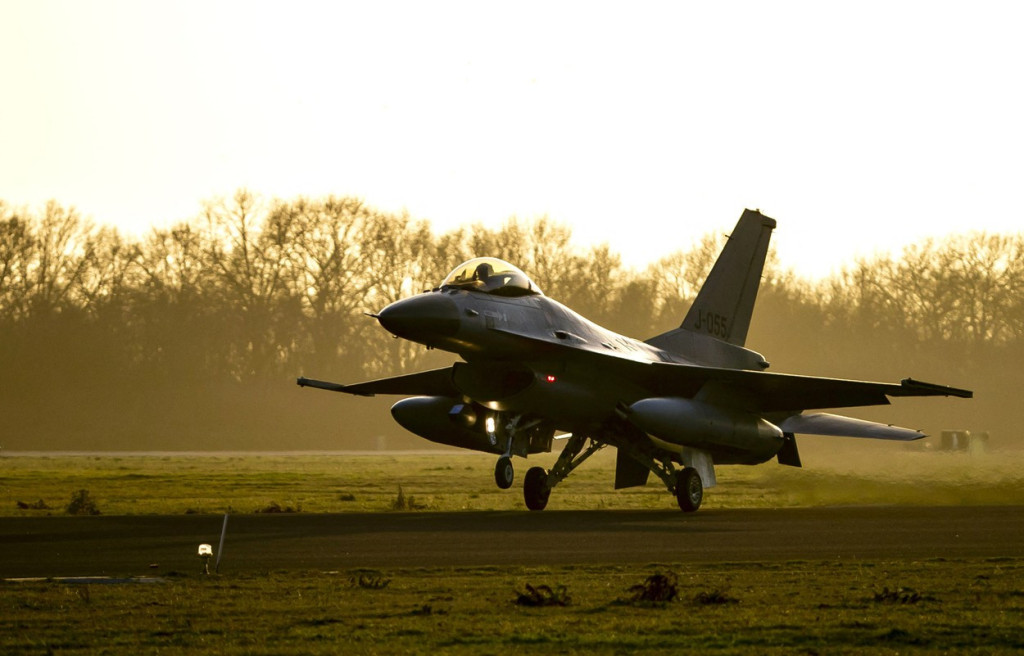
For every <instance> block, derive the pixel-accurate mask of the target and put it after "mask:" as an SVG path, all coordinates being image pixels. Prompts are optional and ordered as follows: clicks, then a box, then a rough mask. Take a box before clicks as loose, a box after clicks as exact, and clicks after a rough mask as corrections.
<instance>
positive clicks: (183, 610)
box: [0, 443, 1024, 654]
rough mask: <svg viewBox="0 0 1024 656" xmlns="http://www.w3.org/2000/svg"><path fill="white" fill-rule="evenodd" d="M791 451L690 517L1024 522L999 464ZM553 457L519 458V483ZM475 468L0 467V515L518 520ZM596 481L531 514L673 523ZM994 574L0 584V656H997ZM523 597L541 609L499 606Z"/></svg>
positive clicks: (654, 491) (30, 462) (205, 460)
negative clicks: (966, 512)
mask: <svg viewBox="0 0 1024 656" xmlns="http://www.w3.org/2000/svg"><path fill="white" fill-rule="evenodd" d="M801 447H802V448H803V449H804V464H805V469H802V470H799V469H791V468H785V467H780V466H778V465H776V464H774V463H769V464H766V465H762V466H760V467H722V468H720V469H719V484H720V485H719V487H717V488H715V489H712V490H709V491H708V493H707V495H706V498H705V503H706V504H707V505H708V506H709V507H719V508H723V507H781V506H808V505H828V504H876V503H905V504H953V503H964V504H1024V486H1022V485H1021V480H1020V478H1021V474H1020V472H1021V470H1022V468H1021V466H1020V465H1021V464H1022V462H1021V461H1022V458H1021V456H1020V455H1019V454H1016V453H1001V454H1000V453H996V454H989V455H982V456H974V457H970V456H967V455H956V456H954V455H949V454H935V453H927V452H916V451H909V450H903V449H890V450H888V451H878V450H871V449H868V450H867V451H863V450H858V449H849V450H842V451H836V448H837V447H834V446H832V445H831V444H826V445H825V446H821V447H819V448H815V446H814V444H813V443H812V444H810V445H809V447H810V448H805V447H804V445H803V444H801ZM843 448H845V447H843ZM879 454H882V455H881V456H880V455H879ZM553 460H554V457H553V456H546V457H542V458H536V459H535V458H531V459H530V461H528V462H524V461H521V460H519V461H517V466H518V470H517V481H521V480H522V475H523V474H524V473H525V470H526V466H527V465H533V464H541V465H543V466H550V464H551V462H553ZM535 461H536V462H535ZM492 467H493V458H492V457H490V456H482V455H474V454H464V453H443V454H398V455H389V454H376V455H351V454H330V455H327V454H298V455H273V456H271V455H201V456H196V455H190V456H184V455H159V456H136V455H87V456H56V455H55V456H40V455H36V456H26V457H20V456H19V457H3V458H0V515H2V516H7V517H11V516H38V515H45V514H47V513H50V514H58V513H63V512H64V508H65V506H66V505H67V504H68V502H69V500H70V498H71V496H72V494H73V493H75V492H76V491H78V490H82V489H86V490H89V495H90V497H91V498H92V499H93V500H94V501H95V503H96V506H97V507H98V509H99V510H100V511H101V512H102V513H104V514H151V513H155V514H179V513H185V512H201V513H222V512H225V511H227V510H229V509H230V510H232V511H233V512H242V513H245V512H255V511H258V510H265V509H268V508H272V507H273V506H275V505H276V506H277V507H279V508H281V509H282V510H286V509H289V508H290V509H292V510H293V511H301V512H304V513H308V512H351V511H363V512H365V511H371V512H373V511H381V512H383V511H388V510H390V509H392V508H393V506H394V505H395V502H396V500H397V498H398V489H399V486H401V488H402V496H403V498H404V499H405V501H406V504H407V509H409V508H410V505H411V508H412V509H419V510H422V511H423V512H430V511H433V510H437V511H441V510H458V509H469V510H491V509H511V508H515V509H519V508H522V500H521V492H520V490H519V486H518V485H516V486H515V488H513V489H512V490H508V491H500V490H497V489H496V488H495V486H494V483H493V480H492V473H491V471H492ZM613 473H614V458H613V454H612V452H611V451H610V450H606V451H605V452H602V453H600V454H598V455H597V456H595V457H594V458H593V459H592V460H591V461H590V462H588V463H587V464H586V465H584V466H583V467H581V468H580V469H579V470H577V472H575V473H574V475H573V476H572V477H570V478H569V479H568V480H567V481H566V482H565V483H564V484H563V485H562V486H560V487H559V488H557V489H556V490H555V492H554V494H553V495H552V501H551V505H550V507H552V508H591V509H600V508H671V507H673V505H674V503H675V502H674V500H673V499H672V498H671V497H670V496H669V495H668V494H667V493H666V491H665V490H664V489H663V488H661V487H660V486H657V485H654V484H653V483H652V484H651V485H649V486H648V487H646V488H638V489H632V490H623V491H618V492H616V491H614V490H612V489H611V481H612V478H613ZM40 500H41V501H42V504H39V503H38V502H39V501H40ZM19 501H20V502H22V504H23V505H27V506H33V505H41V506H48V507H49V508H48V509H47V508H40V509H32V508H19V507H18V502H19ZM0 521H4V520H3V519H2V518H0ZM1007 556H1008V557H1007V558H999V559H976V560H944V559H936V560H927V561H920V562H918V561H892V562H889V561H886V562H866V561H859V562H850V561H844V562H805V561H799V562H785V563H718V564H684V563H663V564H654V563H638V564H636V565H629V566H624V565H615V566H578V567H549V568H523V567H487V568H442V569H414V570H395V571H383V572H367V571H344V572H308V571H298V572H292V571H289V572H279V571H273V572H266V573H261V574H259V575H251V574H247V575H220V576H216V575H215V576H209V577H204V576H201V575H198V574H197V573H187V574H175V575H169V576H165V577H164V578H163V579H161V580H160V581H159V582H156V583H152V584H140V583H129V584H103V585H100V584H95V583H92V584H73V583H67V582H61V581H34V582H0V653H3V654H44V653H62V654H98V653H125V652H136V653H182V652H200V651H201V652H203V653H213V654H254V653H258V654H336V653H355V654H396V653H423V654H426V653H430V654H435V653H454V654H508V653H512V652H515V653H519V654H547V653H560V654H620V653H632V652H635V651H640V650H643V651H644V653H665V654H668V653H679V652H681V651H685V650H691V651H693V652H699V653H711V654H746V653H780V654H781V653H785V654H790V653H806V654H817V653H828V654H835V653H894V654H895V653H949V652H955V653H984V654H989V653H1011V652H1014V651H1017V650H1020V649H1022V648H1024V630H1022V629H1021V627H1022V626H1024V558H1022V557H1021V554H1007ZM656 574H661V575H666V576H668V577H669V580H670V581H671V580H672V578H673V577H674V583H675V585H674V590H675V593H676V594H675V596H674V599H672V600H670V601H662V602H650V601H648V602H644V601H633V600H632V597H634V596H636V595H637V594H638V593H639V592H642V591H643V590H644V589H645V588H644V587H643V586H644V584H645V581H648V578H649V577H651V576H653V575H656ZM527 586H532V587H533V589H535V590H540V591H541V592H538V593H537V594H536V595H535V596H534V597H533V600H534V601H538V602H542V603H543V602H549V603H550V605H540V606H531V605H521V604H518V603H516V602H517V598H518V596H519V594H520V593H528V592H529V590H530V588H528V587H527ZM543 586H548V588H550V589H551V590H552V593H551V594H548V593H547V592H546V588H544V587H543ZM563 586H564V587H563ZM637 586H640V587H639V588H638V587H637ZM666 589H670V588H669V586H665V587H662V588H661V590H666ZM646 590H647V591H651V590H653V586H651V585H648V586H647V588H646ZM562 602H564V603H565V604H566V605H559V604H560V603H562Z"/></svg>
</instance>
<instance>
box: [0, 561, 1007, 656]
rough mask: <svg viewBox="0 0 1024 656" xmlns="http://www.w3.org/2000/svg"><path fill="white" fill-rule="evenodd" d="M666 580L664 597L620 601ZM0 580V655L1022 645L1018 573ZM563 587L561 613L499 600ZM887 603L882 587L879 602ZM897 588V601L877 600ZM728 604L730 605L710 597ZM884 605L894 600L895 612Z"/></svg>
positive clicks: (723, 570) (984, 565) (799, 565)
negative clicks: (565, 599) (672, 588)
mask: <svg viewBox="0 0 1024 656" xmlns="http://www.w3.org/2000/svg"><path fill="white" fill-rule="evenodd" d="M660 572H674V573H675V574H676V576H677V577H678V584H677V585H678V599H677V600H676V601H673V602H668V603H661V604H657V603H630V602H628V601H626V600H627V599H629V597H630V592H629V590H630V588H631V587H632V586H634V585H637V584H639V583H641V582H643V580H644V579H645V578H646V577H648V576H650V575H651V574H652V573H660ZM360 574H364V572H332V573H319V572H302V573H281V572H270V573H266V574H262V575H247V576H240V577H228V576H210V577H203V576H201V575H198V574H195V575H188V576H183V575H179V576H175V577H170V578H167V579H165V580H164V582H162V583H156V584H152V585H143V584H124V585H95V584H93V585H80V584H79V585H75V584H66V583H60V582H32V583H0V652H2V653H5V654H36V653H47V652H51V653H52V652H60V653H67V654H90V653H103V652H105V653H125V652H143V653H155V652H157V651H164V650H166V651H168V652H171V653H174V652H181V651H196V652H198V651H200V650H202V651H204V652H209V653H216V654H249V653H274V654H321V653H322V654H333V653H342V652H344V653H356V654H391V653H410V654H434V653H454V654H507V653H511V652H512V651H515V652H516V653H523V654H544V653H567V654H618V653H632V652H634V651H638V650H643V651H644V653H666V654H667V653H679V652H680V651H681V650H686V649H689V650H693V651H695V652H699V653H712V654H743V653H752V652H753V653H780V654H783V653H785V654H789V653H830V654H833V653H908V652H909V653H944V652H949V651H955V652H957V653H972V652H973V653H999V652H1010V651H1014V650H1017V649H1021V648H1024V633H1022V632H1021V631H1020V626H1021V625H1022V624H1024V582H1022V581H1024V562H1022V561H1020V560H1017V559H997V560H979V561H947V560H929V561H923V562H911V563H906V562H899V563H891V562H880V563H863V562H861V563H850V562H842V563H832V562H803V561H801V562H788V563H770V564H758V563H753V564H750V563H743V564H729V563H726V564H720V565H709V564H702V565H687V564H681V563H677V564H669V565H646V566H644V565H637V566H604V567H597V566H586V567H551V568H521V567H514V568H507V567H487V568H475V569H465V568H464V569H416V570H396V571H390V572H379V573H373V575H374V576H379V577H384V578H386V579H388V580H390V584H388V585H387V587H384V588H383V589H372V588H370V587H363V586H360V585H359V583H358V581H359V576H360ZM527 584H530V585H533V586H540V585H549V586H551V587H552V588H554V587H555V586H558V585H564V586H565V589H566V594H567V595H568V596H569V598H570V603H569V605H567V606H545V607H528V606H521V605H517V604H516V603H515V600H516V598H517V592H521V591H523V590H524V589H525V586H526V585H527ZM887 591H888V593H887ZM893 591H900V592H899V593H898V594H895V595H894V594H889V593H891V592H893ZM721 599H728V600H732V602H731V603H714V601H716V600H721ZM901 599H902V600H903V601H902V602H901Z"/></svg>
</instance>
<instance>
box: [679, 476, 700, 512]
mask: <svg viewBox="0 0 1024 656" xmlns="http://www.w3.org/2000/svg"><path fill="white" fill-rule="evenodd" d="M703 499H704V482H703V481H701V480H700V474H698V473H697V470H696V469H694V468H693V467H685V468H683V470H682V471H681V472H679V473H677V474H676V501H678V502H679V508H680V510H682V511H683V512H695V511H696V510H697V509H698V508H700V502H701V501H703Z"/></svg>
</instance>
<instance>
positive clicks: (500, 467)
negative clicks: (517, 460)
mask: <svg viewBox="0 0 1024 656" xmlns="http://www.w3.org/2000/svg"><path fill="white" fill-rule="evenodd" d="M515 478H516V470H515V469H513V467H512V458H509V457H508V456H501V457H500V458H498V463H497V464H496V465H494V482H495V483H497V484H498V487H500V488H501V489H503V490H507V489H509V488H510V487H512V481H514V480H515Z"/></svg>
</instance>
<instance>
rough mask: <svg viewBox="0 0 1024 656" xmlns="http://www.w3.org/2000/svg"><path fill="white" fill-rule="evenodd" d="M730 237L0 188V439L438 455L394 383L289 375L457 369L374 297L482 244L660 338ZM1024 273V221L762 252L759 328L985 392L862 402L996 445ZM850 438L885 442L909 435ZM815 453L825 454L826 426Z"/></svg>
mask: <svg viewBox="0 0 1024 656" xmlns="http://www.w3.org/2000/svg"><path fill="white" fill-rule="evenodd" d="M784 222H785V217H780V223H784ZM781 238H784V237H781ZM878 243H879V246H880V247H884V246H885V245H886V244H885V235H883V234H879V235H878ZM721 244H722V238H721V237H720V236H717V235H708V236H706V237H705V238H704V239H702V240H700V241H698V242H696V243H692V244H680V250H679V251H677V252H676V253H674V254H672V255H670V256H667V257H665V258H663V259H661V260H660V261H658V262H655V263H652V264H650V265H649V266H648V267H647V268H645V269H642V270H638V269H632V268H628V267H625V266H624V265H623V264H622V263H621V260H620V258H619V256H618V255H617V254H616V252H615V251H614V249H613V248H612V247H610V246H607V245H604V246H590V247H583V246H580V245H579V244H576V243H575V242H574V241H573V239H572V234H571V231H570V229H569V228H567V227H566V226H564V225H562V224H559V223H557V222H555V221H552V220H550V219H548V218H546V217H542V218H538V219H534V220H530V221H521V220H516V219H509V220H508V221H507V222H506V223H504V224H503V225H502V226H501V227H500V228H497V229H489V228H485V227H483V226H481V225H474V226H466V227H463V228H459V229H457V230H453V231H449V232H445V233H441V234H438V233H435V232H434V231H433V230H432V229H431V226H430V224H429V223H427V222H426V221H422V220H416V219H414V218H412V217H409V216H408V215H398V214H392V213H387V212H381V211H379V210H376V209H375V208H373V207H370V206H368V205H366V204H365V203H364V202H363V201H361V200H358V199H355V198H349V197H342V198H338V197H324V198H301V197H300V198H295V199H290V200H280V199H274V200H268V199H263V198H260V197H259V196H258V195H256V194H253V193H250V192H248V191H244V190H242V191H238V192H236V193H235V194H234V195H233V196H232V197H231V198H227V199H222V200H217V201H211V202H209V203H207V204H206V206H205V207H204V209H203V211H202V212H201V213H200V214H198V215H197V216H195V217H193V218H191V219H189V220H187V221H183V222H181V223H179V224H176V225H174V226H172V227H169V228H154V229H152V230H151V231H150V232H148V233H147V234H145V235H143V236H141V237H138V238H135V237H127V236H125V235H123V234H120V233H119V232H118V231H117V230H115V229H114V228H111V227H109V226H105V225H97V224H95V223H93V222H91V221H88V220H86V219H84V218H83V217H81V216H80V215H79V214H78V213H77V212H76V211H75V210H74V209H73V208H70V207H65V206H62V205H60V204H59V203H56V202H51V203H49V204H47V205H46V206H45V207H43V208H40V209H36V210H32V209H24V208H16V207H11V206H9V205H6V204H3V203H2V202H0V372H2V379H3V383H2V385H0V415H2V416H3V422H2V428H0V447H2V448H3V449H5V450H9V451H19V450H31V451H39V450H73V451H82V450H106V451H110V450H274V451H281V450H291V449H296V450H313V449H325V450H339V449H355V450H367V449H382V448H384V449H410V448H424V447H425V446H427V444H426V443H425V442H424V441H423V440H421V439H419V438H417V437H415V436H413V435H410V434H407V433H405V432H404V431H402V430H401V429H400V428H399V427H398V426H397V425H395V424H394V423H393V422H392V421H391V418H390V415H389V413H388V411H387V410H388V407H389V406H390V405H391V403H392V402H393V401H394V400H395V399H389V398H377V399H353V398H348V397H347V396H346V395H340V394H339V395H332V394H308V393H306V394H303V393H302V391H301V390H300V389H299V388H298V387H296V385H295V382H294V381H295V378H296V376H299V375H308V376H311V377H319V378H323V379H329V380H338V381H345V382H350V381H357V380H364V379H368V378H375V377H380V376H386V375H393V374H398V373H403V372H407V371H414V370H420V369H423V368H427V367H433V366H443V365H445V364H447V363H450V362H451V361H452V356H450V355H447V354H440V353H438V352H436V351H427V350H426V349H424V348H423V347H420V346H418V345H415V344H411V343H409V342H406V341H405V340H396V339H393V338H391V336H390V335H388V334H387V333H386V331H384V330H383V329H381V328H380V327H379V326H378V325H377V323H376V322H375V321H374V320H373V319H371V318H368V317H366V316H365V315H364V314H363V312H373V311H377V310H379V309H380V308H382V307H384V306H385V305H386V304H388V303H390V302H393V301H395V300H398V299H399V298H403V297H406V296H409V295H412V294H414V293H417V292H419V291H422V290H424V289H430V288H432V287H433V286H435V285H436V284H437V283H438V282H439V281H440V280H441V279H442V278H443V277H444V275H445V274H446V273H447V272H448V271H449V270H450V269H451V268H452V267H454V266H455V265H457V264H459V263H460V262H462V261H464V260H468V259H470V258H471V257H475V256H481V255H491V256H495V257H499V258H502V259H505V260H507V261H509V262H512V263H513V264H516V265H517V266H519V267H520V268H521V269H523V270H524V271H525V272H526V273H527V274H528V275H529V276H530V277H531V278H533V279H534V280H535V281H536V282H537V283H538V284H539V285H540V286H541V288H542V289H543V290H544V292H545V294H547V295H548V296H550V297H553V298H555V299H557V300H559V301H561V302H563V303H565V304H566V305H568V306H570V307H572V308H573V309H575V310H577V311H578V312H580V313H581V314H583V315H584V316H586V317H587V318H589V319H591V320H593V321H596V322H597V323H599V324H601V325H604V326H606V327H608V328H610V329H612V330H615V331H617V332H620V333H623V334H627V335H629V336H632V337H637V338H641V339H643V338H647V337H650V336H651V335H656V334H659V333H661V332H664V331H666V330H669V329H671V328H675V327H677V326H678V324H679V322H680V321H681V320H682V317H683V315H684V314H685V312H686V309H687V308H688V306H689V303H690V302H691V300H692V299H693V297H694V296H695V295H696V292H697V290H698V289H699V286H700V283H701V282H702V281H703V279H704V276H705V275H706V274H707V272H708V270H709V269H710V266H711V264H712V263H713V261H714V259H715V257H716V256H717V254H718V251H719V250H720V248H721ZM828 247H829V244H821V248H823V249H827V248H828ZM1020 289H1024V234H1010V235H1006V234H986V233H967V234H961V235H953V236H949V237H947V238H945V239H941V240H932V241H926V242H923V243H920V244H917V245H915V246H913V247H910V248H908V249H905V250H904V251H903V252H902V253H900V254H898V255H895V256H878V257H876V258H874V259H868V260H862V261H858V262H855V263H852V264H851V265H849V266H847V267H846V268H845V269H844V270H843V271H842V272H841V273H839V274H837V275H834V276H832V277H830V278H827V279H823V280H807V279H804V278H801V277H799V276H797V275H796V274H795V273H793V271H792V270H791V269H788V268H787V263H786V262H780V261H778V260H777V259H776V258H774V257H770V259H769V262H768V265H767V266H766V269H765V280H764V282H763V283H762V286H761V291H760V294H759V296H758V302H757V306H756V308H755V312H754V321H753V324H752V326H751V331H750V334H749V338H748V341H747V344H748V347H749V348H752V349H754V350H757V351H759V352H761V353H763V354H764V355H765V357H766V358H767V360H768V361H769V362H771V363H772V367H771V371H776V372H783V373H801V374H811V375H821V376H835V377H844V378H853V379H864V380H878V381H886V382H897V381H899V380H900V379H902V378H905V377H910V376H912V377H914V378H917V379H920V380H926V381H934V382H938V383H942V384H948V385H953V386H956V387H963V388H969V389H973V390H974V392H975V398H974V399H973V400H970V401H962V400H956V399H900V400H899V401H898V402H897V403H895V404H894V405H893V406H887V407H880V408H870V409H862V410H859V411H858V413H857V414H858V416H860V417H863V418H867V419H872V420H875V421H883V422H886V423H893V424H898V425H904V426H908V427H911V428H919V429H922V430H924V431H925V432H928V433H930V434H932V435H936V436H937V435H938V434H939V433H940V432H941V431H942V430H945V429H967V430H972V431H988V432H989V434H990V435H991V441H990V446H991V447H992V448H994V449H1000V448H1019V447H1020V446H1022V445H1024V440H1022V439H1021V436H1020V432H1019V430H1018V424H1019V423H1020V422H1019V420H1020V419H1021V418H1022V411H1021V409H1020V403H1019V400H1018V399H1017V396H1018V393H1017V390H1018V389H1019V383H1020V380H1021V376H1020V373H1019V372H1020V371H1021V365H1022V364H1024V301H1022V300H1021V295H1020V293H1019V290H1020ZM930 439H931V438H930ZM853 446H857V447H862V448H869V450H870V452H871V453H879V454H883V455H882V456H881V457H884V453H886V451H884V449H893V448H902V447H900V446H899V445H891V444H882V445H870V447H869V445H867V444H865V442H864V441H859V440H858V441H855V443H854V444H853ZM880 449H881V450H880ZM815 452H816V456H818V457H821V458H827V448H823V447H821V442H820V441H818V442H817V446H816V447H815ZM840 457H841V456H840Z"/></svg>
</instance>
